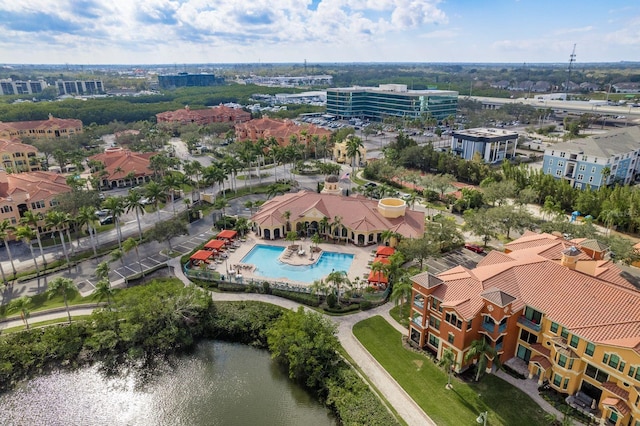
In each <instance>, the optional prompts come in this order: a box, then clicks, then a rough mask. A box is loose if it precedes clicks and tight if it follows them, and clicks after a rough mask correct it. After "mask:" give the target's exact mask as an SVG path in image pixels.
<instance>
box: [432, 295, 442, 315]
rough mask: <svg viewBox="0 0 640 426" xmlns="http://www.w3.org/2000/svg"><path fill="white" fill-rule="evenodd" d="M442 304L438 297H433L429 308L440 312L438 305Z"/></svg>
mask: <svg viewBox="0 0 640 426" xmlns="http://www.w3.org/2000/svg"><path fill="white" fill-rule="evenodd" d="M441 304H442V302H441V301H439V300H438V299H435V298H434V299H433V303H432V304H431V309H434V310H436V311H439V312H442V306H440V305H441Z"/></svg>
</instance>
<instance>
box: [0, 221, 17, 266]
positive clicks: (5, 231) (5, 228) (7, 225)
mask: <svg viewBox="0 0 640 426" xmlns="http://www.w3.org/2000/svg"><path fill="white" fill-rule="evenodd" d="M15 230H16V228H15V226H13V225H12V224H11V221H10V220H9V219H4V220H3V221H0V240H2V242H3V243H4V247H5V248H6V249H7V255H8V256H9V261H10V262H11V269H13V278H15V277H16V266H15V265H14V263H13V256H12V254H11V249H10V248H9V241H8V238H9V231H14V232H15Z"/></svg>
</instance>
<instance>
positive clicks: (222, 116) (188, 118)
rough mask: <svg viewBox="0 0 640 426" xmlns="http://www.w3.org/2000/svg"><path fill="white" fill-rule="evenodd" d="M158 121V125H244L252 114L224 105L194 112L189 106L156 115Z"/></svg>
mask: <svg viewBox="0 0 640 426" xmlns="http://www.w3.org/2000/svg"><path fill="white" fill-rule="evenodd" d="M156 120H157V121H158V123H171V124H180V125H187V124H198V125H201V126H202V125H206V124H210V123H244V122H245V121H249V120H251V113H249V112H247V111H245V110H243V109H240V108H230V107H227V106H224V105H218V106H216V107H213V108H206V109H194V110H192V109H191V108H189V105H187V106H185V107H184V109H178V110H176V111H165V112H161V113H159V114H156Z"/></svg>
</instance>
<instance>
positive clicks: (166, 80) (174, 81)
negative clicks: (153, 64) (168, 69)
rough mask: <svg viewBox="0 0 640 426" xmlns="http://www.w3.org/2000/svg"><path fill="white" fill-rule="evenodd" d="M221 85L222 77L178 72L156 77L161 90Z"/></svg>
mask: <svg viewBox="0 0 640 426" xmlns="http://www.w3.org/2000/svg"><path fill="white" fill-rule="evenodd" d="M222 83H224V79H223V78H222V77H216V76H215V75H214V74H189V73H186V72H179V73H177V74H167V75H159V76H158V84H159V85H160V88H161V89H175V88H176V87H203V86H217V85H219V84H222Z"/></svg>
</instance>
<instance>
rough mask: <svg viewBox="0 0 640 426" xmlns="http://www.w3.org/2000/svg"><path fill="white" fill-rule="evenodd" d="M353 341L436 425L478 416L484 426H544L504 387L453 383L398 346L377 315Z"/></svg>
mask: <svg viewBox="0 0 640 426" xmlns="http://www.w3.org/2000/svg"><path fill="white" fill-rule="evenodd" d="M353 332H354V334H355V336H356V337H357V338H358V340H360V342H361V343H362V344H363V345H364V346H365V347H366V348H367V350H368V351H369V352H370V353H371V354H372V355H373V356H374V357H375V358H376V359H377V360H378V362H379V363H380V364H381V365H382V366H383V367H384V368H385V369H386V370H387V371H388V372H389V374H391V376H393V378H394V379H395V380H396V381H397V382H398V383H399V384H400V386H402V387H403V388H404V390H405V391H406V392H407V393H408V394H409V395H410V396H411V397H412V398H413V400H414V401H416V403H417V404H418V405H419V406H420V407H421V408H422V409H423V410H424V411H425V412H426V413H427V414H428V415H429V416H430V417H431V418H432V419H433V421H434V422H436V424H438V425H456V426H458V425H472V424H476V418H477V417H478V415H479V414H480V413H481V412H483V411H488V412H489V417H488V421H487V424H488V425H492V426H493V425H516V424H518V425H546V424H548V422H547V421H545V412H544V410H542V408H540V407H539V406H538V405H537V404H536V403H535V402H534V401H533V400H532V399H531V398H529V397H528V396H527V395H526V394H525V393H523V392H521V391H520V390H519V389H517V388H515V387H513V386H511V385H510V384H509V383H507V382H505V381H503V380H501V379H499V378H497V377H495V376H493V375H486V376H484V377H482V378H481V379H480V382H478V383H471V384H469V383H465V382H462V381H459V380H457V379H455V378H454V379H453V380H452V383H453V389H452V390H447V389H445V385H446V383H447V375H446V374H445V373H444V371H443V370H442V369H441V368H439V367H437V366H436V364H434V362H433V361H431V360H430V359H429V358H427V357H425V356H424V355H422V354H419V353H416V352H412V351H409V350H407V349H405V348H404V347H403V346H402V338H401V337H402V336H401V335H400V333H398V331H396V330H395V329H394V328H393V327H392V326H391V325H389V323H387V321H386V320H385V319H383V318H382V317H380V316H376V317H372V318H369V319H367V320H364V321H361V322H359V323H358V324H356V325H355V326H354V328H353Z"/></svg>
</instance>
